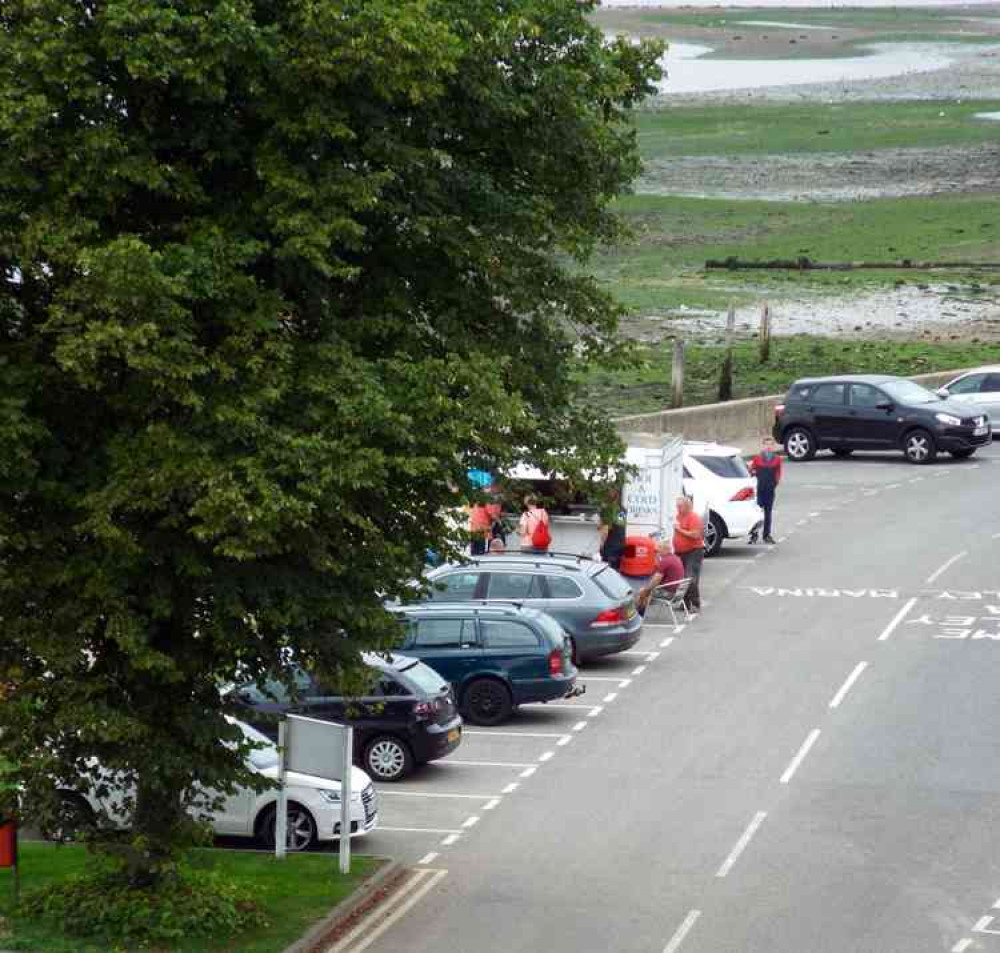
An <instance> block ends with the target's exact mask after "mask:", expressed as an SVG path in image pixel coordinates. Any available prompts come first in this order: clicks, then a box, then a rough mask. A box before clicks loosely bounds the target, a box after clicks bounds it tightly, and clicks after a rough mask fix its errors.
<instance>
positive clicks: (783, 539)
mask: <svg viewBox="0 0 1000 953" xmlns="http://www.w3.org/2000/svg"><path fill="white" fill-rule="evenodd" d="M786 539H788V537H787V536H779V537H778V542H779V543H783V542H784V541H785V540H786Z"/></svg>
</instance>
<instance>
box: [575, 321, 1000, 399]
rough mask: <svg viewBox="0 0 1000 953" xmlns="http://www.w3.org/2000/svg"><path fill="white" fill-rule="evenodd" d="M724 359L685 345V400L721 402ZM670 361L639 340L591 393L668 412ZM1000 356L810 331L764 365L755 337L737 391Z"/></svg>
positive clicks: (741, 355) (665, 349)
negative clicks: (812, 378)
mask: <svg viewBox="0 0 1000 953" xmlns="http://www.w3.org/2000/svg"><path fill="white" fill-rule="evenodd" d="M724 356H725V351H724V350H723V348H721V347H718V346H716V347H712V346H706V345H694V346H689V347H688V348H686V350H685V360H684V403H685V405H687V406H693V405H695V404H707V403H712V402H714V401H715V400H717V399H718V396H717V395H718V386H719V374H720V371H721V368H722V361H723V358H724ZM670 359H671V348H670V346H669V345H668V344H665V345H661V346H659V347H652V346H643V345H636V346H635V347H634V349H633V360H632V361H631V363H630V364H629V365H628V366H626V367H622V368H617V369H615V370H612V371H604V370H602V371H592V372H591V373H590V374H589V375H588V376H587V377H586V378H585V386H586V389H587V392H588V394H589V396H590V397H592V398H593V399H595V400H597V401H600V404H601V406H602V407H604V408H606V409H607V412H608V414H609V415H610V416H613V417H617V416H624V415H626V414H640V413H648V412H652V411H657V410H664V409H665V408H666V407H667V406H669V399H670ZM998 360H1000V347H998V346H997V345H986V344H968V343H924V342H918V341H913V342H898V341H844V340H840V339H832V338H818V337H811V336H804V335H803V336H796V337H787V338H786V337H780V338H772V340H771V359H770V361H769V363H768V364H766V365H761V364H760V363H759V361H758V351H757V345H756V342H753V341H740V342H738V343H737V344H736V346H735V347H734V350H733V396H734V397H735V398H740V397H761V396H764V395H766V394H780V393H783V392H784V391H785V390H787V388H788V387H789V385H790V384H791V383H792V381H793V380H795V379H796V378H798V377H808V376H821V375H825V374H845V373H852V374H898V375H899V376H901V377H909V376H911V375H914V374H927V373H930V372H932V371H947V370H951V369H953V368H961V367H971V366H973V365H976V364H986V363H995V362H997V361H998Z"/></svg>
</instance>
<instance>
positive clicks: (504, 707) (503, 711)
mask: <svg viewBox="0 0 1000 953" xmlns="http://www.w3.org/2000/svg"><path fill="white" fill-rule="evenodd" d="M513 707H514V705H513V703H512V702H511V698H510V692H509V691H507V687H506V686H505V685H503V684H501V683H500V682H498V681H496V680H495V679H492V678H477V679H475V680H474V681H472V682H471V683H470V684H469V687H468V688H466V690H465V693H464V694H463V696H462V714H464V715H465V717H466V718H468V720H469V721H471V722H472V723H473V724H474V725H499V724H500V722H502V721H506V720H507V718H509V717H510V713H511V710H512V709H513Z"/></svg>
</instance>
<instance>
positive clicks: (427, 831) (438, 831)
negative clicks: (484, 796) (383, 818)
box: [378, 792, 461, 834]
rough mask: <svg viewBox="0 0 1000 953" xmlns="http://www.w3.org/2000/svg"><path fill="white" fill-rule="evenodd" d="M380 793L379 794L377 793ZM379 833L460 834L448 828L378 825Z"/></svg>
mask: <svg viewBox="0 0 1000 953" xmlns="http://www.w3.org/2000/svg"><path fill="white" fill-rule="evenodd" d="M379 793H381V792H379ZM378 829H379V830H380V831H389V832H391V833H393V834H460V833H461V831H456V830H453V829H451V828H448V827H383V826H382V825H381V824H379V826H378Z"/></svg>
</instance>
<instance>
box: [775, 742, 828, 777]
mask: <svg viewBox="0 0 1000 953" xmlns="http://www.w3.org/2000/svg"><path fill="white" fill-rule="evenodd" d="M819 736H820V730H819V728H813V730H812V731H810V732H809V734H808V735H807V736H806V740H805V741H803V742H802V747H801V748H799V750H798V752H797V753H796V755H795V757H794V758H792V760H791V761H790V762H789V764H788V767H787V768H785V773H784V774H783V775H782V776H781V778H780V779H779V784H788V782H789V781H791V780H792V775H794V774H795V772H796V771H797V770H798V768H799V765H800V764H802V762H803V761H805V758H806V755H807V754H809V749H810V748H811V747H812V746H813V745H814V744H816V739H817V738H818V737H819Z"/></svg>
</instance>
